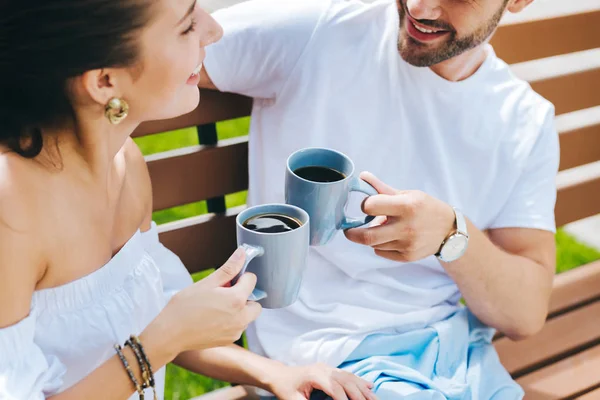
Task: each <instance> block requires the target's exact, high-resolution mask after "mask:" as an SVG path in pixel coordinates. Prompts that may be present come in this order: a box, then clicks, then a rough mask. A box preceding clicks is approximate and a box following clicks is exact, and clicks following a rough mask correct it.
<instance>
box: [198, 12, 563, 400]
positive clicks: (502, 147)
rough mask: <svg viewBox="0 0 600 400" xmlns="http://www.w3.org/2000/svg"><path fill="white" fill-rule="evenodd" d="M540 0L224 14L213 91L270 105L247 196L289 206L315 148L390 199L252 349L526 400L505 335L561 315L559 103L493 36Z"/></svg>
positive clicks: (380, 384) (445, 391) (326, 254)
mask: <svg viewBox="0 0 600 400" xmlns="http://www.w3.org/2000/svg"><path fill="white" fill-rule="evenodd" d="M531 1H532V0H381V1H377V2H375V3H372V4H365V3H361V2H358V1H356V0H350V1H340V0H255V1H250V2H248V3H243V4H240V5H237V6H234V7H232V8H229V9H226V10H222V11H219V12H217V13H215V15H214V16H215V18H216V19H217V21H218V22H220V23H221V24H222V26H223V27H224V32H225V36H224V39H223V40H222V41H221V42H219V43H218V44H216V45H214V46H211V47H209V48H208V49H207V52H208V54H207V59H206V63H205V67H206V68H205V69H206V71H205V74H204V77H203V83H202V84H201V85H202V86H205V87H213V88H217V89H219V90H222V91H230V92H237V93H241V94H245V95H248V96H252V97H254V98H255V102H254V109H253V114H252V115H253V119H252V127H251V133H250V193H249V203H250V204H259V203H269V202H282V201H283V200H284V194H283V190H284V171H285V164H286V158H287V156H288V155H289V154H291V153H292V152H293V151H295V150H297V149H299V148H303V147H329V148H334V149H336V150H339V151H341V152H343V153H345V154H347V155H348V156H349V157H350V158H351V159H353V160H354V162H355V164H356V167H357V169H358V170H362V171H371V173H363V174H362V175H361V177H362V178H363V179H364V180H366V181H367V182H369V183H371V184H372V185H373V186H374V187H375V188H376V189H377V190H378V192H379V193H381V194H380V195H378V196H373V197H371V198H369V199H367V200H366V201H364V203H362V208H363V211H364V212H365V213H367V214H370V215H376V216H380V217H379V218H378V223H377V224H375V226H371V227H365V228H359V229H354V230H350V231H347V232H345V236H344V235H341V234H340V235H338V236H337V237H336V238H335V239H334V240H333V241H332V242H331V243H330V244H328V245H326V246H322V247H315V248H312V249H311V253H310V256H309V260H308V263H309V265H308V270H307V272H306V274H305V277H304V282H303V286H302V289H301V293H300V298H299V300H298V302H297V303H296V304H294V305H293V306H291V307H289V308H287V309H284V310H265V311H264V314H263V315H262V316H261V317H260V318H259V320H258V321H257V323H256V324H255V325H254V326H253V327H252V329H251V330H250V331H249V332H248V337H249V341H250V345H251V348H252V349H253V350H255V351H257V352H260V353H263V354H266V355H267V356H269V357H272V358H275V359H279V360H282V361H284V362H287V363H292V364H306V363H309V362H314V361H321V362H325V363H328V364H331V365H341V367H342V368H345V369H347V370H349V371H351V372H353V373H356V374H358V375H360V376H362V377H364V378H366V379H369V380H371V381H373V382H374V383H375V391H376V394H377V395H378V396H379V398H381V399H398V398H407V399H413V398H414V399H446V398H450V399H491V398H493V399H502V400H504V399H517V398H521V397H522V396H523V392H522V390H521V388H520V387H518V385H517V384H516V383H514V382H513V381H512V380H511V378H510V376H509V375H508V373H507V372H506V371H505V370H504V368H503V367H502V365H501V364H500V362H499V360H498V357H497V355H496V353H495V351H494V348H493V346H492V345H491V339H492V336H493V332H494V329H495V330H498V331H500V332H503V333H504V334H505V335H507V336H508V337H510V338H513V339H522V338H525V337H528V336H530V335H532V334H534V333H536V332H537V331H539V330H540V329H541V327H542V325H543V323H544V320H545V317H546V314H547V306H548V301H549V296H550V292H551V286H552V278H553V271H554V268H555V265H554V263H555V260H554V258H555V247H554V236H553V233H554V231H555V223H554V204H555V199H556V187H555V183H554V179H555V175H556V172H557V169H558V158H559V151H558V135H557V133H556V131H555V129H554V127H553V118H554V110H553V107H552V105H551V104H550V103H548V102H547V101H546V100H544V99H542V98H541V97H540V96H538V95H537V94H535V93H534V92H533V91H532V90H531V88H530V87H529V85H527V84H526V83H525V82H522V81H520V80H518V79H517V78H516V77H515V76H513V75H512V74H511V72H510V69H509V68H508V66H507V65H506V64H505V63H503V62H502V61H500V60H499V59H498V58H497V57H496V56H495V54H494V52H493V49H492V48H491V46H489V44H487V41H488V39H489V38H490V36H491V35H492V33H493V32H494V30H495V28H496V27H497V25H498V23H499V21H500V19H501V17H502V16H503V14H504V13H505V12H519V11H521V10H522V9H524V8H525V7H526V6H527V5H528V4H529V3H530V2H531ZM524 40H526V38H524ZM384 182H385V183H384ZM361 200H362V199H360V198H352V200H351V201H350V204H349V212H350V213H352V212H354V213H359V209H360V206H361ZM455 208H456V209H457V210H456V211H455ZM381 216H383V217H381ZM463 253H464V254H463ZM282 267H285V266H282ZM461 297H462V298H464V300H465V301H466V304H467V306H468V309H469V311H466V309H465V308H462V307H461V306H460V299H461ZM490 327H491V328H490ZM338 398H340V399H342V398H345V397H344V395H343V393H340V394H339V397H338ZM336 400H337V399H336Z"/></svg>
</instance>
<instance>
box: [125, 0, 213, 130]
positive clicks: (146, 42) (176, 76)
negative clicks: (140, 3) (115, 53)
mask: <svg viewBox="0 0 600 400" xmlns="http://www.w3.org/2000/svg"><path fill="white" fill-rule="evenodd" d="M152 7H153V11H152V13H153V16H152V19H151V21H150V23H149V24H148V26H147V27H146V28H145V29H144V30H143V31H142V32H141V35H140V41H139V46H140V59H139V62H138V63H137V64H138V65H137V66H136V67H134V69H137V71H135V72H134V73H131V74H130V75H131V76H132V78H131V79H130V80H128V81H127V83H126V88H121V89H122V91H123V98H124V99H125V100H126V101H127V102H128V103H129V106H130V115H131V116H132V117H133V118H135V119H136V120H140V121H146V120H156V119H167V118H173V117H177V116H179V115H182V114H185V113H188V112H191V111H192V110H194V109H195V108H196V107H197V106H198V102H199V100H200V95H199V91H198V83H199V72H200V68H202V62H203V61H204V57H205V49H204V48H205V47H206V46H208V45H210V44H212V43H214V42H216V41H218V40H219V39H220V38H221V37H222V36H223V30H222V28H221V26H220V25H219V24H218V23H217V22H216V21H215V20H214V19H213V18H212V17H211V16H210V15H209V14H208V13H206V12H205V11H204V10H202V9H201V8H200V6H199V5H198V4H197V1H196V0H159V1H157V2H156V3H155V4H154V5H153V6H152Z"/></svg>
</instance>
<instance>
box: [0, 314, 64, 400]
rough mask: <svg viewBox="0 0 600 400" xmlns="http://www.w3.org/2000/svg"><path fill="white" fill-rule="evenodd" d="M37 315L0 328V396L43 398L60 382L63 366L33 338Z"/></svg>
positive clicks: (30, 398)
mask: <svg viewBox="0 0 600 400" xmlns="http://www.w3.org/2000/svg"><path fill="white" fill-rule="evenodd" d="M35 325H36V318H35V316H34V315H30V316H28V317H27V318H25V319H24V320H22V321H21V322H19V323H17V324H15V325H13V326H9V327H6V328H2V329H0V399H2V400H5V399H6V400H17V399H19V400H21V399H27V400H44V399H45V398H47V397H50V396H52V395H54V394H56V393H57V392H58V390H59V389H60V387H61V386H62V384H63V376H64V374H65V372H66V368H65V366H64V365H63V364H62V363H61V362H60V361H59V360H58V358H56V357H47V356H46V355H45V354H44V353H43V352H42V350H41V349H40V347H39V346H37V345H36V344H35V342H34V336H35Z"/></svg>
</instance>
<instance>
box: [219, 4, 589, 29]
mask: <svg viewBox="0 0 600 400" xmlns="http://www.w3.org/2000/svg"><path fill="white" fill-rule="evenodd" d="M219 1H222V0H219ZM594 10H600V2H598V0H577V1H565V0H535V1H534V2H533V3H532V4H530V5H528V6H527V7H526V8H525V9H524V10H523V11H521V12H519V13H511V12H507V13H505V14H504V17H502V21H501V22H500V24H501V25H509V24H515V23H521V22H527V21H535V20H540V19H548V18H556V17H561V16H565V15H571V14H580V13H583V12H588V11H594Z"/></svg>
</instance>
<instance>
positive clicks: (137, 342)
mask: <svg viewBox="0 0 600 400" xmlns="http://www.w3.org/2000/svg"><path fill="white" fill-rule="evenodd" d="M130 339H131V341H132V342H133V343H135V344H136V345H137V347H138V348H139V350H140V353H142V357H143V359H144V362H145V363H146V365H147V366H148V371H149V372H150V386H152V387H154V371H153V370H152V365H151V364H150V360H149V359H148V356H147V355H146V351H145V350H144V346H143V345H142V342H141V340H140V338H139V337H137V336H135V335H131V336H130Z"/></svg>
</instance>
